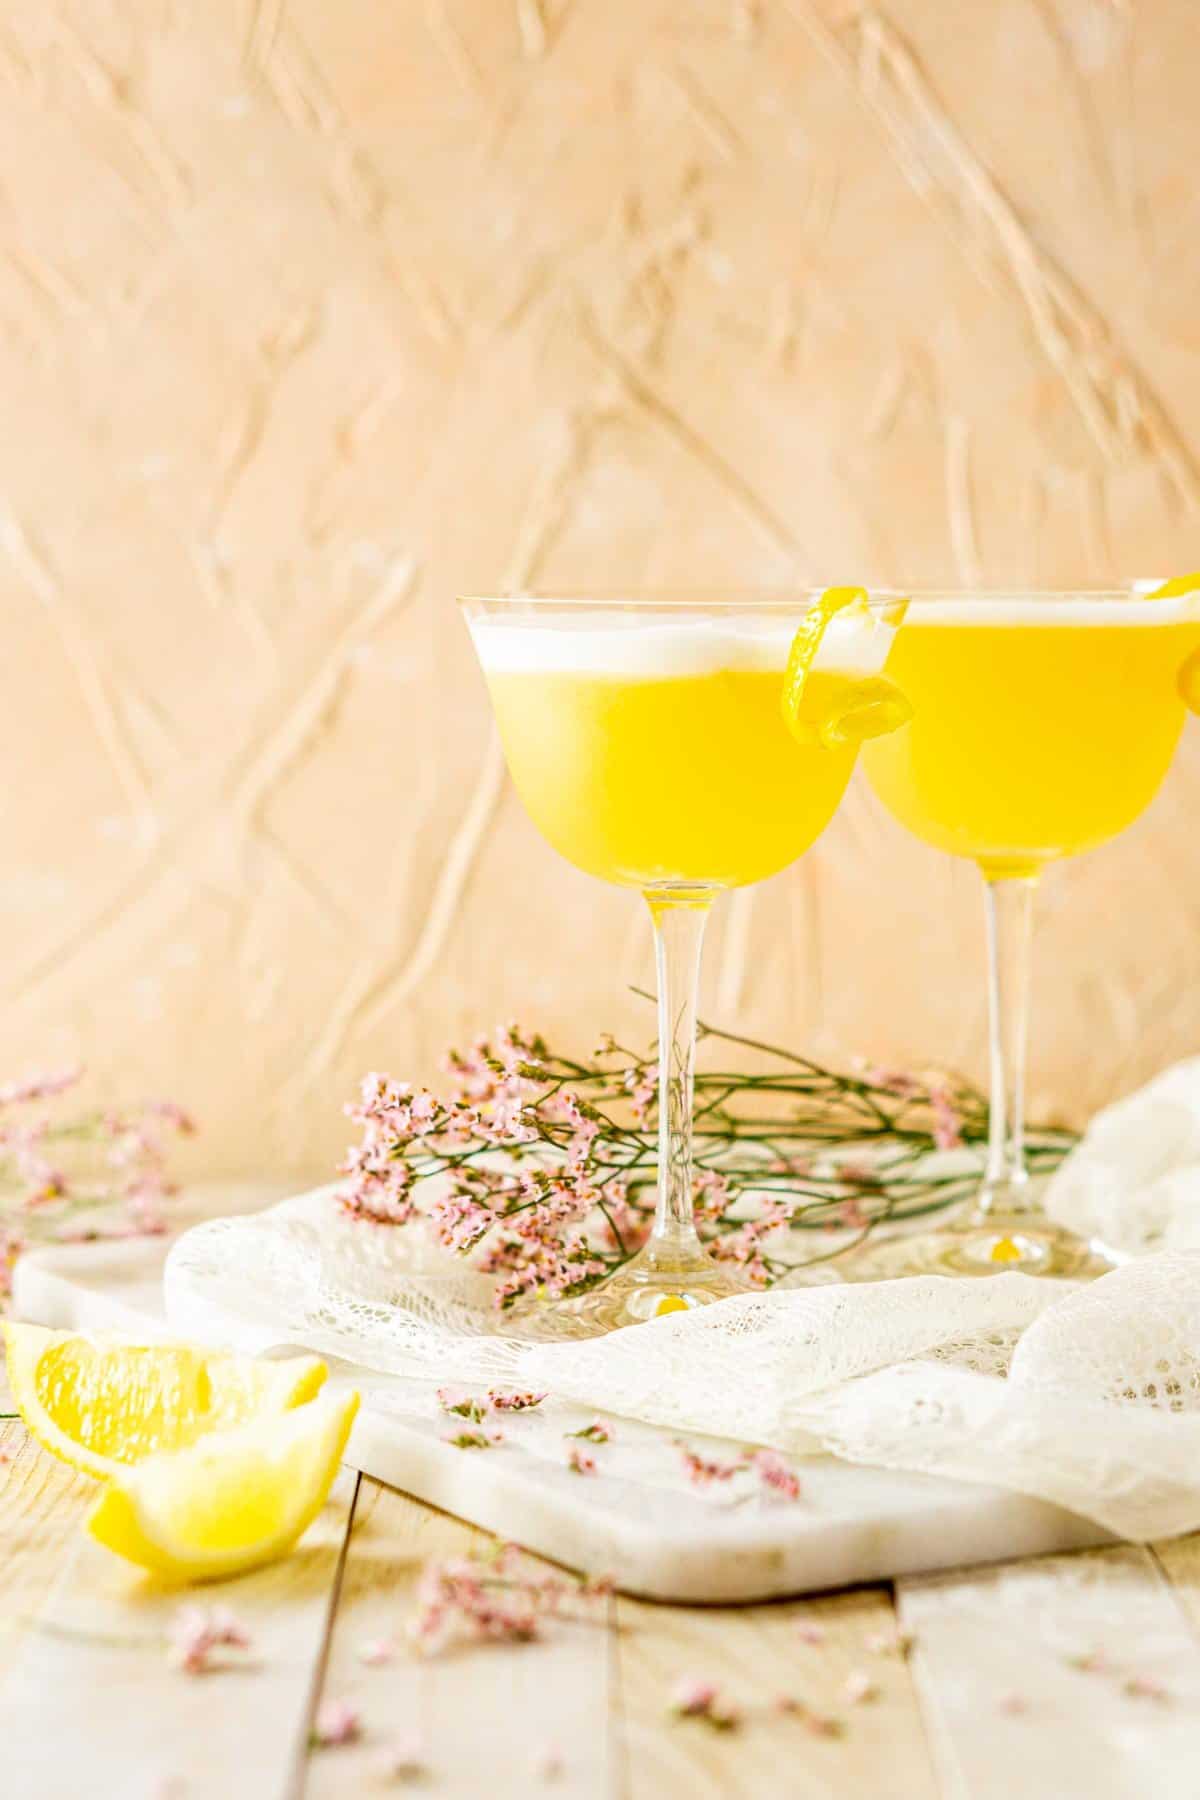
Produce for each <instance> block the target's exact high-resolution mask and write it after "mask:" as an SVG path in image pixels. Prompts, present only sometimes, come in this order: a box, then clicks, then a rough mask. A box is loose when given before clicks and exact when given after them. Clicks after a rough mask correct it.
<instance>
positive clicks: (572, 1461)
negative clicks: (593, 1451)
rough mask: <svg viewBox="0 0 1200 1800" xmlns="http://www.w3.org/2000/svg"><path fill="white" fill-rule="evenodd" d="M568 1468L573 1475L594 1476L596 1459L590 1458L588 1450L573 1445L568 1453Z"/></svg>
mask: <svg viewBox="0 0 1200 1800" xmlns="http://www.w3.org/2000/svg"><path fill="white" fill-rule="evenodd" d="M567 1467H568V1469H570V1471H571V1473H572V1474H573V1475H594V1474H595V1473H596V1459H595V1457H594V1456H589V1455H588V1453H587V1451H586V1450H581V1449H580V1448H579V1445H578V1444H572V1445H571V1447H570V1449H569V1450H568V1451H567Z"/></svg>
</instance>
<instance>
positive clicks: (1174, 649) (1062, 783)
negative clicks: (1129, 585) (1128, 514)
mask: <svg viewBox="0 0 1200 1800" xmlns="http://www.w3.org/2000/svg"><path fill="white" fill-rule="evenodd" d="M1198 650H1200V619H1198V618H1195V617H1188V616H1187V608H1186V604H1185V603H1184V602H1182V601H1171V600H1165V601H1152V600H1139V599H1135V600H1127V599H1122V600H1121V601H1119V602H1118V601H1115V600H1112V601H1107V602H1103V601H1088V600H1086V599H1082V598H1081V599H1062V598H1058V597H1055V598H1051V599H1045V600H1040V601H1039V600H1024V601H1012V602H1009V603H1008V604H1007V606H1006V605H1005V604H1004V603H1003V602H999V601H992V600H978V601H966V602H958V603H957V604H956V603H953V602H948V603H946V604H945V605H939V603H937V602H935V601H930V602H922V601H920V600H919V599H918V600H916V601H914V602H913V604H912V606H911V607H910V608H909V611H908V614H907V617H906V620H905V623H904V625H903V626H902V627H901V629H900V630H899V632H898V633H897V635H896V638H895V641H894V643H893V646H892V650H891V654H890V657H889V659H888V665H887V669H888V675H889V676H890V677H891V678H892V679H893V680H894V681H895V682H896V684H897V686H898V687H900V688H901V689H902V690H903V692H904V693H905V695H906V696H907V698H908V700H909V702H910V703H911V705H912V708H913V714H914V716H913V719H912V721H911V722H910V723H909V724H908V725H906V726H905V727H904V728H903V729H902V730H899V731H896V732H894V733H892V735H891V736H888V737H881V738H877V739H876V740H875V741H874V742H873V743H871V744H869V745H868V746H866V748H865V749H864V752H863V758H864V766H865V768H866V772H867V775H868V778H869V780H870V782H871V786H872V787H873V788H874V789H875V792H876V793H877V794H878V795H879V798H880V799H881V800H882V801H883V803H884V805H885V806H886V807H887V809H888V811H889V812H891V813H893V814H894V815H895V817H896V818H897V819H899V820H900V822H901V823H902V824H904V825H907V826H908V828H909V830H910V831H912V832H913V833H914V834H915V835H916V836H917V837H919V838H923V839H924V841H925V842H926V843H928V844H933V845H935V846H936V847H937V848H938V849H939V850H949V851H950V852H951V853H952V854H953V855H955V856H966V857H970V858H971V859H972V860H973V861H975V862H978V863H979V864H980V866H981V867H982V869H983V871H984V873H985V874H986V875H989V876H1003V875H1033V874H1036V873H1037V871H1038V870H1039V869H1040V868H1041V867H1042V866H1043V865H1044V864H1045V863H1047V862H1049V861H1052V860H1053V859H1055V858H1057V857H1062V856H1073V855H1075V854H1076V853H1077V852H1078V851H1080V850H1089V849H1091V848H1092V847H1093V846H1094V845H1096V844H1101V843H1103V842H1105V840H1106V839H1108V838H1111V837H1115V836H1116V835H1117V834H1118V832H1121V831H1124V829H1125V827H1126V826H1127V825H1130V824H1132V822H1133V821H1134V819H1136V818H1137V816H1138V814H1139V813H1141V812H1142V811H1144V809H1145V808H1146V807H1147V806H1148V805H1149V803H1150V801H1151V800H1152V799H1153V798H1154V795H1155V793H1156V792H1157V790H1158V787H1159V784H1160V783H1161V781H1162V779H1163V776H1164V775H1165V774H1166V772H1167V769H1168V767H1169V766H1170V762H1171V758H1172V756H1173V755H1174V752H1175V746H1176V743H1177V742H1178V739H1179V734H1180V731H1181V730H1182V728H1183V721H1184V717H1185V713H1186V708H1185V706H1184V699H1183V693H1182V691H1181V687H1180V674H1181V671H1182V670H1183V669H1184V668H1185V667H1186V666H1187V664H1188V662H1189V659H1190V658H1191V657H1192V656H1193V655H1194V654H1195V653H1196V652H1197V651H1198Z"/></svg>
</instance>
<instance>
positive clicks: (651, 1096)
mask: <svg viewBox="0 0 1200 1800" xmlns="http://www.w3.org/2000/svg"><path fill="white" fill-rule="evenodd" d="M625 1090H626V1092H627V1093H628V1095H629V1099H630V1102H631V1107H630V1110H631V1111H632V1113H633V1116H634V1119H635V1121H636V1122H637V1124H639V1125H644V1124H645V1123H646V1118H647V1116H648V1114H649V1112H650V1108H651V1107H652V1106H653V1105H654V1103H655V1101H656V1100H657V1099H658V1064H657V1063H656V1062H655V1063H645V1064H644V1065H642V1066H641V1067H640V1068H637V1069H630V1070H628V1072H627V1073H626V1076H625Z"/></svg>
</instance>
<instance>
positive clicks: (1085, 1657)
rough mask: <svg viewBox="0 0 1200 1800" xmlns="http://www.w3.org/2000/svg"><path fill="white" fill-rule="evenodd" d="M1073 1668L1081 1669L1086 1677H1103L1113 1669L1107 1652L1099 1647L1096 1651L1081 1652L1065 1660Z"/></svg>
mask: <svg viewBox="0 0 1200 1800" xmlns="http://www.w3.org/2000/svg"><path fill="white" fill-rule="evenodd" d="M1064 1661H1066V1662H1067V1663H1069V1664H1070V1666H1071V1668H1073V1669H1079V1670H1081V1671H1082V1673H1083V1674H1085V1675H1103V1674H1106V1673H1107V1672H1108V1671H1109V1670H1110V1669H1111V1668H1112V1663H1111V1662H1110V1660H1109V1656H1108V1652H1107V1650H1104V1649H1102V1648H1099V1647H1097V1648H1096V1649H1094V1650H1079V1651H1075V1652H1074V1653H1072V1654H1071V1655H1070V1656H1067V1657H1065V1658H1064Z"/></svg>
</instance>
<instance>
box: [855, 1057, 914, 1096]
mask: <svg viewBox="0 0 1200 1800" xmlns="http://www.w3.org/2000/svg"><path fill="white" fill-rule="evenodd" d="M863 1079H864V1080H865V1081H868V1082H869V1083H870V1084H871V1086H872V1087H877V1088H883V1090H884V1092H885V1093H888V1094H898V1095H899V1096H900V1098H901V1099H902V1100H916V1099H918V1098H919V1097H920V1096H921V1094H922V1093H923V1092H924V1089H923V1087H922V1084H921V1082H919V1081H918V1080H917V1078H916V1076H915V1075H908V1074H906V1073H905V1072H904V1070H903V1069H885V1068H880V1067H878V1066H877V1065H875V1066H871V1065H868V1066H867V1067H866V1068H864V1070H863Z"/></svg>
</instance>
